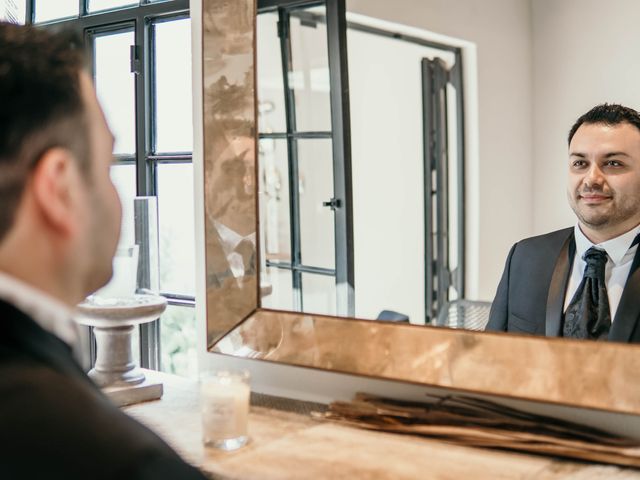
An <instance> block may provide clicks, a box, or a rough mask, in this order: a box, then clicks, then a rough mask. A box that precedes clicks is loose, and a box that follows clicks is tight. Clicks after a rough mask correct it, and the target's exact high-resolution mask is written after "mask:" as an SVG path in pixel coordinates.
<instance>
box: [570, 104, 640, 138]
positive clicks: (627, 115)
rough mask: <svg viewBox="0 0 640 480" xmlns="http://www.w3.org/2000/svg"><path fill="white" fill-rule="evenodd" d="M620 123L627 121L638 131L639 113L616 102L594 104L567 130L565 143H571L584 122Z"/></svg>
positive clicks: (611, 124) (639, 124)
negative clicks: (567, 134) (567, 135)
mask: <svg viewBox="0 0 640 480" xmlns="http://www.w3.org/2000/svg"><path fill="white" fill-rule="evenodd" d="M621 123H629V124H631V125H633V126H634V127H636V128H637V129H638V130H639V131H640V113H638V112H637V111H636V110H634V109H633V108H629V107H625V106H624V105H620V104H617V103H603V104H601V105H596V106H595V107H593V108H592V109H591V110H589V111H588V112H587V113H585V114H584V115H582V116H581V117H580V118H578V120H576V123H574V124H573V126H572V127H571V130H569V137H568V139H567V140H568V141H567V143H569V144H570V143H571V139H572V138H573V136H574V135H575V134H576V132H577V131H578V129H579V128H580V127H581V126H582V125H584V124H604V125H610V126H613V125H619V124H621Z"/></svg>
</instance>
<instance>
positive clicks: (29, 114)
mask: <svg viewBox="0 0 640 480" xmlns="http://www.w3.org/2000/svg"><path fill="white" fill-rule="evenodd" d="M78 45H79V42H78V41H77V39H76V38H75V37H74V36H72V35H70V34H66V33H65V34H54V33H50V32H47V31H45V30H43V29H40V28H36V27H30V26H19V25H13V24H10V23H4V22H0V98H1V99H2V103H1V107H0V205H1V206H2V208H0V241H2V239H3V237H4V236H5V235H6V234H7V232H8V231H9V230H10V229H11V226H12V224H13V221H14V217H15V214H16V210H17V207H18V205H19V202H20V198H21V196H22V193H23V191H24V187H25V184H26V182H27V179H28V176H29V173H30V172H31V170H32V169H33V168H34V167H35V165H36V164H37V162H38V160H39V158H40V157H41V156H42V155H43V154H44V153H45V152H46V151H47V150H49V149H51V148H53V147H62V148H66V149H68V150H69V151H70V152H71V153H72V154H73V157H74V158H76V159H77V161H78V162H79V163H80V165H79V166H80V169H81V170H82V171H83V172H86V171H87V170H88V169H89V161H88V159H89V152H88V150H89V142H88V140H87V122H86V120H85V113H84V104H83V99H82V95H81V90H80V78H79V74H80V72H81V71H82V69H83V68H84V67H85V61H84V54H83V52H82V51H81V49H80V48H79V47H78Z"/></svg>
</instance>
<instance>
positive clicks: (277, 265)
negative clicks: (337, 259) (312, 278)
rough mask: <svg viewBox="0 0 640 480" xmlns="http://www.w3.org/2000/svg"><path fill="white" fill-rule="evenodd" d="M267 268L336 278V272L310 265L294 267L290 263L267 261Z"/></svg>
mask: <svg viewBox="0 0 640 480" xmlns="http://www.w3.org/2000/svg"><path fill="white" fill-rule="evenodd" d="M266 266H267V267H269V268H278V269H280V270H292V271H300V272H304V273H314V274H317V275H326V276H329V277H335V276H336V271H335V270H334V269H332V268H323V267H312V266H310V265H292V264H291V263H289V262H278V261H273V260H267V261H266Z"/></svg>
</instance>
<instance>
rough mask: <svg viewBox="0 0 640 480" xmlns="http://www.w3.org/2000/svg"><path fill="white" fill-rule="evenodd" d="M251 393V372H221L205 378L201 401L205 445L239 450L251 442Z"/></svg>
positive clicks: (201, 387) (202, 385) (201, 390)
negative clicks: (249, 431) (249, 439)
mask: <svg viewBox="0 0 640 480" xmlns="http://www.w3.org/2000/svg"><path fill="white" fill-rule="evenodd" d="M250 392H251V389H250V387H249V374H248V372H229V371H218V372H213V373H209V374H205V375H204V376H203V377H202V379H201V386H200V401H201V408H202V437H203V441H204V443H205V445H207V446H212V447H217V448H221V449H224V450H235V449H236V448H239V447H241V446H243V445H244V444H245V443H246V442H247V439H248V438H249V436H248V423H249V396H250Z"/></svg>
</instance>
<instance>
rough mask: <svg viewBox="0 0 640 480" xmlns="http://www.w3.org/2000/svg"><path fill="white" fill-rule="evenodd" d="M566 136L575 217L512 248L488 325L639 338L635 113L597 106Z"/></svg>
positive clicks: (639, 148) (639, 178)
mask: <svg viewBox="0 0 640 480" xmlns="http://www.w3.org/2000/svg"><path fill="white" fill-rule="evenodd" d="M568 140H569V162H568V168H569V175H568V186H567V195H568V200H569V204H570V206H571V208H572V209H573V211H574V213H575V215H576V217H577V223H576V225H575V226H574V227H571V228H566V229H563V230H558V231H556V232H551V233H548V234H545V235H540V236H537V237H532V238H528V239H525V240H522V241H520V242H518V243H516V244H515V245H514V246H513V247H512V248H511V251H510V252H509V256H508V257H507V262H506V266H505V270H504V273H503V275H502V279H501V281H500V284H499V286H498V291H497V293H496V297H495V299H494V302H493V305H492V307H491V314H490V319H489V323H488V325H487V330H496V331H508V332H513V333H522V334H535V335H546V336H552V337H558V336H561V337H567V338H579V339H591V340H610V341H617V342H640V325H639V322H638V318H639V317H640V302H639V301H638V298H639V296H640V270H638V265H639V264H640V255H637V254H636V253H637V251H638V245H637V242H638V238H639V237H638V234H639V233H640V226H639V225H640V114H639V113H638V112H637V111H635V110H633V109H631V108H627V107H624V106H622V105H610V104H603V105H598V106H596V107H594V108H593V109H591V110H590V111H589V112H587V113H585V114H584V115H582V116H581V117H580V118H579V119H578V120H577V121H576V123H575V124H574V125H573V127H572V128H571V130H570V132H569V139H568Z"/></svg>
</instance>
